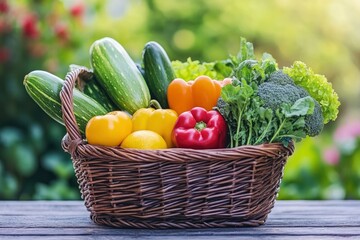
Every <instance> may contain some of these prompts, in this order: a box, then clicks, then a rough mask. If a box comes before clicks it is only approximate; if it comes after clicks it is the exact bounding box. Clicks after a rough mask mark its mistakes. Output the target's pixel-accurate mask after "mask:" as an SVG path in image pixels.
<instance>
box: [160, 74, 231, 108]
mask: <svg viewBox="0 0 360 240" xmlns="http://www.w3.org/2000/svg"><path fill="white" fill-rule="evenodd" d="M229 83H231V79H230V78H225V79H224V80H222V81H219V80H213V79H211V78H210V77H208V76H199V77H197V78H196V79H195V80H194V81H189V82H186V81H185V80H183V79H181V78H176V79H174V80H173V81H171V82H170V84H169V86H168V90H167V97H168V103H169V106H170V108H171V109H173V110H175V111H176V112H177V113H178V114H179V115H180V114H181V113H183V112H185V111H189V110H190V109H192V108H193V107H202V108H205V109H206V110H207V111H210V110H211V109H212V108H213V107H215V106H216V103H217V100H218V98H219V97H220V93H221V88H222V87H223V86H225V85H226V84H229Z"/></svg>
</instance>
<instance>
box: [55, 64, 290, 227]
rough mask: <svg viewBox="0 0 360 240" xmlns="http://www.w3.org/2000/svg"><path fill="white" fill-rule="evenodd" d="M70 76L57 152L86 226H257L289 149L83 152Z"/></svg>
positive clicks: (97, 148)
mask: <svg viewBox="0 0 360 240" xmlns="http://www.w3.org/2000/svg"><path fill="white" fill-rule="evenodd" d="M85 71H86V70H84V69H78V70H74V71H72V72H70V73H69V74H68V75H67V76H66V79H65V84H64V87H63V89H62V91H61V94H60V97H61V100H62V111H63V119H64V123H65V126H66V129H67V134H66V135H65V137H64V139H63V141H62V147H63V149H64V150H65V151H67V152H69V153H70V154H71V157H72V161H73V165H74V170H75V174H76V177H77V180H78V183H79V188H80V191H81V194H82V198H83V199H84V202H85V206H86V208H87V209H88V210H89V211H90V213H91V214H90V215H91V218H92V220H93V221H94V222H95V223H97V224H101V225H107V226H113V227H131V228H203V227H237V226H258V225H261V224H264V223H265V221H266V218H267V216H268V214H269V213H270V211H271V209H272V208H273V206H274V203H275V199H276V196H277V192H278V191H279V184H280V181H281V178H282V174H283V168H284V165H285V163H286V160H287V158H288V156H290V155H291V154H292V153H293V151H294V145H293V144H290V145H289V146H288V147H284V146H283V145H281V144H263V145H258V146H241V147H237V148H227V149H209V150H193V149H179V148H174V149H165V150H135V149H121V148H119V147H104V146H94V145H90V144H87V143H86V141H84V140H83V137H82V136H81V134H80V131H79V129H78V126H77V123H76V120H75V117H74V113H73V100H72V89H73V88H74V85H75V81H76V79H77V78H78V76H79V74H82V73H84V72H85Z"/></svg>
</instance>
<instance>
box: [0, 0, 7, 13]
mask: <svg viewBox="0 0 360 240" xmlns="http://www.w3.org/2000/svg"><path fill="white" fill-rule="evenodd" d="M8 11H9V5H8V3H7V2H6V1H5V0H0V13H7V12H8Z"/></svg>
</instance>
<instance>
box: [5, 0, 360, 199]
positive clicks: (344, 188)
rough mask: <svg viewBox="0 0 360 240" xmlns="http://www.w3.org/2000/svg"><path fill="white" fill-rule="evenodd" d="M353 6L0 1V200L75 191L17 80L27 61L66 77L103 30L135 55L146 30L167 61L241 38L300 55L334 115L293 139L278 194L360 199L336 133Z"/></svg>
mask: <svg viewBox="0 0 360 240" xmlns="http://www.w3.org/2000/svg"><path fill="white" fill-rule="evenodd" d="M359 14H360V2H358V1H352V0H344V1H341V2H339V1H335V0H313V1H297V2H296V3H295V2H294V1H291V0H268V1H259V0H243V1H235V0H198V1H191V0H184V1H176V0H168V1H160V0H136V1H130V0H122V1H116V0H107V1H103V0H90V1H86V2H85V1H80V0H79V1H70V0H62V1H60V0H55V1H45V0H28V1H26V0H16V1H6V0H0V101H1V106H2V113H1V114H0V199H78V198H79V197H80V195H79V191H78V187H77V184H76V179H75V176H74V172H73V169H72V164H71V160H70V156H69V155H68V154H66V153H64V152H63V150H62V149H61V147H60V141H61V139H62V137H63V136H64V134H65V129H64V127H63V126H60V125H58V124H57V123H55V122H53V121H52V120H51V119H50V118H49V117H48V116H47V115H45V114H44V113H43V112H42V111H41V109H40V108H39V107H38V106H37V105H36V104H35V103H34V102H33V101H32V100H31V99H30V97H29V96H28V95H27V94H26V92H25V89H24V87H23V85H22V80H23V78H24V76H25V75H26V74H27V73H29V72H30V71H32V70H35V69H43V70H47V71H49V72H52V73H54V74H56V75H58V76H59V77H64V76H65V74H66V72H67V70H68V66H69V65H70V64H73V63H75V64H78V65H85V66H89V54H88V51H89V47H90V45H91V43H92V42H93V41H95V40H96V39H99V38H102V37H104V36H109V37H113V38H115V39H117V40H118V41H119V42H120V43H121V44H122V45H123V46H124V47H125V48H126V49H127V51H128V52H129V54H130V55H131V56H132V57H133V59H134V60H135V61H137V62H139V61H140V60H141V51H142V48H143V46H144V45H145V43H146V42H148V41H151V40H154V41H157V42H159V43H160V44H161V45H162V46H163V47H164V48H165V49H166V50H167V52H168V54H169V56H170V58H171V59H172V60H181V61H186V59H187V58H188V57H191V58H192V59H193V60H200V61H208V62H210V61H212V60H217V59H224V58H226V57H227V56H228V55H229V54H235V53H236V52H237V50H238V47H239V40H240V36H243V37H245V38H247V40H248V41H250V42H252V43H253V44H254V46H255V49H256V51H257V54H261V53H262V52H269V53H271V54H272V55H273V57H274V58H275V59H276V60H277V62H278V63H279V67H283V66H290V65H291V64H292V63H293V62H294V61H295V60H300V61H303V62H305V63H306V64H307V65H308V66H311V67H312V68H313V70H314V71H315V72H317V73H320V74H324V75H326V76H327V78H328V79H329V80H330V81H331V82H332V83H333V87H334V88H335V90H336V91H337V92H338V94H339V96H340V101H341V103H342V105H341V109H340V115H339V119H338V120H337V122H336V123H330V124H328V125H327V126H326V127H325V130H324V132H323V134H322V135H321V136H319V137H316V138H308V139H306V140H304V141H303V142H301V143H299V144H297V145H296V151H295V154H294V155H293V156H292V157H291V158H290V159H289V160H288V163H287V165H286V167H285V174H284V179H283V182H282V186H281V191H280V195H279V198H281V199H329V198H340V199H342V198H358V199H360V188H359V187H358V184H357V183H358V182H359V180H360V172H359V171H360V170H359V169H360V166H359V165H360V162H359V161H358V160H356V159H360V151H359V150H358V149H359V147H360V145H359V144H360V143H359V135H360V134H359V135H357V136H352V137H353V140H352V141H351V143H348V142H347V143H346V144H344V143H342V142H341V143H340V142H337V135H336V134H335V133H334V132H335V129H337V128H339V129H341V127H342V126H343V124H344V125H346V124H347V119H348V118H356V116H358V115H359V101H357V100H356V99H357V98H358V97H359V93H360V70H359V67H358V66H359V65H360V45H359V44H358V42H360V32H359V31H358V29H359V27H360V18H358V16H359ZM333 133H334V134H333ZM344 146H348V147H347V148H344ZM349 146H350V147H349ZM329 149H330V150H329ZM336 156H338V158H336ZM327 158H329V159H333V161H332V160H327ZM334 159H337V160H336V161H335V162H334Z"/></svg>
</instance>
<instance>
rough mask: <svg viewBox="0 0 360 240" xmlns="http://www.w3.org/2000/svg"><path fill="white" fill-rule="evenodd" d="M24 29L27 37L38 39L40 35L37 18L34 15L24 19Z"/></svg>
mask: <svg viewBox="0 0 360 240" xmlns="http://www.w3.org/2000/svg"><path fill="white" fill-rule="evenodd" d="M21 26H22V31H23V34H24V36H25V37H27V38H31V39H36V38H38V37H39V35H40V31H39V28H38V25H37V19H36V17H35V16H33V15H27V16H25V18H24V19H23V21H22V25H21Z"/></svg>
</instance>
